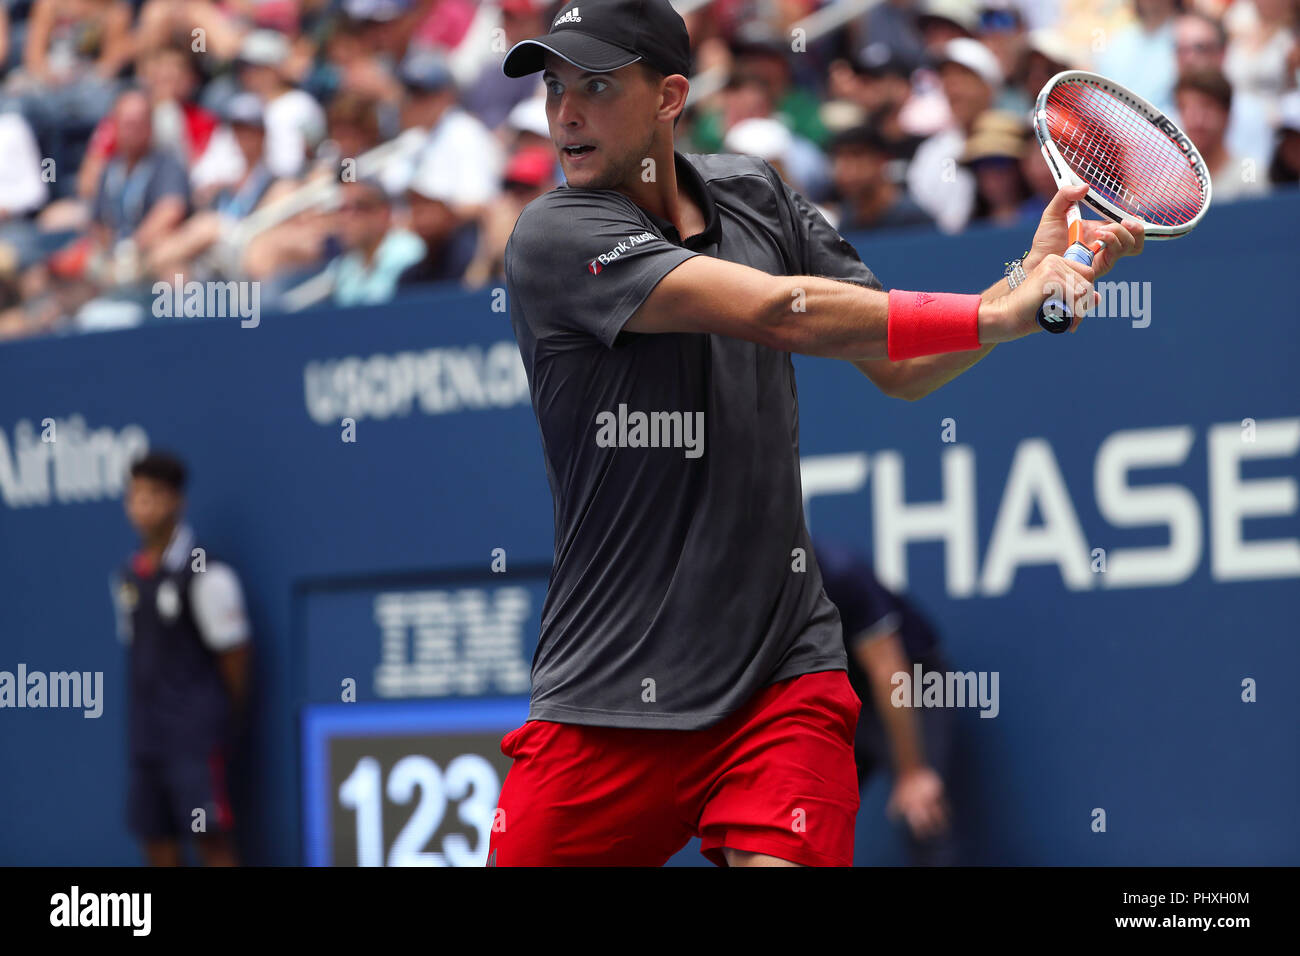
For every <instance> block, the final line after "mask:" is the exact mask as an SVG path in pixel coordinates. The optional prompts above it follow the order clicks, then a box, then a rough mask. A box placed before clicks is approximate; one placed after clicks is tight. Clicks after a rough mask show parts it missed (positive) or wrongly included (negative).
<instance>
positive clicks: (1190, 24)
mask: <svg viewBox="0 0 1300 956" xmlns="http://www.w3.org/2000/svg"><path fill="white" fill-rule="evenodd" d="M1174 40H1175V44H1176V45H1175V50H1176V52H1177V57H1178V74H1179V76H1182V75H1184V74H1186V73H1191V72H1195V71H1198V70H1222V69H1223V65H1224V58H1225V54H1226V53H1227V44H1228V33H1227V31H1226V30H1225V29H1224V27H1223V23H1222V22H1221V21H1219V20H1216V19H1215V18H1214V17H1209V16H1206V15H1205V14H1203V13H1198V12H1191V13H1187V14H1184V15H1183V16H1181V17H1179V18H1178V20H1177V21H1176V22H1175V24H1174ZM1271 111H1272V110H1271V103H1265V102H1261V101H1260V100H1259V99H1258V98H1250V97H1243V96H1241V95H1240V91H1238V90H1236V89H1234V90H1233V93H1232V115H1231V116H1230V117H1229V118H1228V134H1227V142H1228V148H1229V149H1230V150H1231V151H1233V152H1234V153H1237V154H1238V155H1240V156H1247V157H1251V158H1255V159H1261V158H1263V157H1265V156H1267V155H1268V154H1269V150H1270V149H1271V148H1272V145H1273V123H1274V121H1273V119H1272V117H1271V116H1270V113H1271ZM1174 118H1175V119H1177V118H1178V117H1177V116H1175V117H1174Z"/></svg>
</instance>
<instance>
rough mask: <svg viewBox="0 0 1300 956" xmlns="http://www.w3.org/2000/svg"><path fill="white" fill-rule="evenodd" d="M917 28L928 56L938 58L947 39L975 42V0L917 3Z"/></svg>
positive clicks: (930, 0)
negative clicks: (918, 6) (964, 39)
mask: <svg viewBox="0 0 1300 956" xmlns="http://www.w3.org/2000/svg"><path fill="white" fill-rule="evenodd" d="M919 13H920V16H919V17H918V18H917V25H918V26H919V28H920V30H921V41H922V43H923V44H924V45H925V50H926V52H927V53H929V54H930V55H932V56H940V55H942V53H943V48H944V47H946V46H947V45H948V42H949V41H950V40H956V39H960V38H963V37H964V38H966V39H971V40H973V39H975V35H976V34H977V33H978V32H979V28H980V16H979V9H978V7H977V5H976V2H975V0H921V5H920V9H919Z"/></svg>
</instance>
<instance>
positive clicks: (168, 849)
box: [113, 452, 249, 866]
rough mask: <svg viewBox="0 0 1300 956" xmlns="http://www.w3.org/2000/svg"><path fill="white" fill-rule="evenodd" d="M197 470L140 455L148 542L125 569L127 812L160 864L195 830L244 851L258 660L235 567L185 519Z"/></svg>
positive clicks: (132, 513) (203, 850)
mask: <svg viewBox="0 0 1300 956" xmlns="http://www.w3.org/2000/svg"><path fill="white" fill-rule="evenodd" d="M185 478H186V470H185V465H184V464H183V463H182V462H181V461H180V460H179V459H177V458H175V457H173V456H171V455H167V454H163V453H159V452H151V453H150V454H148V455H146V456H145V457H143V458H141V459H139V460H138V461H136V462H135V463H134V464H133V465H132V467H131V478H130V482H129V485H128V487H127V492H126V501H125V505H126V514H127V518H128V519H129V520H130V522H131V525H132V526H133V527H134V528H135V530H136V532H137V533H138V534H139V536H140V544H141V547H140V550H139V552H137V553H136V554H135V555H134V556H133V557H132V558H131V560H130V561H128V562H127V564H126V565H125V566H124V567H123V568H122V569H121V570H120V571H119V572H118V574H117V575H116V576H115V579H114V588H113V592H114V603H115V604H116V607H117V616H118V636H119V638H120V639H121V640H122V641H123V642H124V643H125V644H126V645H127V647H128V655H129V665H128V673H129V705H128V711H129V716H128V722H129V728H130V729H129V759H130V772H129V780H130V783H129V792H128V796H127V823H128V826H129V828H130V830H131V832H132V834H133V835H135V836H136V837H137V839H139V840H140V842H141V844H142V848H143V851H144V854H145V857H146V859H147V860H148V862H149V863H150V864H151V865H153V866H178V865H180V864H181V861H182V845H183V844H182V841H183V840H184V838H185V836H186V834H190V833H193V834H194V836H195V837H196V842H197V848H198V851H199V855H200V857H201V858H202V860H203V862H204V863H205V864H207V865H209V866H233V865H235V863H236V856H235V849H234V841H233V839H232V832H233V827H234V819H233V816H232V814H231V810H230V800H229V796H228V793H227V782H226V767H227V761H228V752H229V747H230V744H231V739H232V733H233V730H234V727H235V722H236V720H237V719H238V718H239V716H240V715H241V714H242V712H243V709H244V702H245V697H246V691H247V687H248V672H249V627H248V618H247V616H246V615H245V613H244V601H243V595H242V593H241V591H240V586H239V580H238V578H236V576H235V574H234V572H233V571H232V570H231V569H230V568H229V567H228V566H226V565H224V564H221V563H220V562H217V561H215V560H213V559H212V558H211V556H209V555H207V554H206V552H205V551H204V550H203V549H202V548H200V547H199V546H198V544H197V542H196V540H195V537H194V532H193V531H192V530H191V529H190V528H189V526H188V525H186V524H184V523H183V522H182V512H183V509H184V503H185V499H184V490H185Z"/></svg>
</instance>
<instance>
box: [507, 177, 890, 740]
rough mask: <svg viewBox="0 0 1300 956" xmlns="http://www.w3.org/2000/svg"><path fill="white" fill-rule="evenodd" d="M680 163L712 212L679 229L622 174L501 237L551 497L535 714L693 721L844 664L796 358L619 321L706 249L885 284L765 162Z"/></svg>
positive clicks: (777, 268)
mask: <svg viewBox="0 0 1300 956" xmlns="http://www.w3.org/2000/svg"><path fill="white" fill-rule="evenodd" d="M676 164H677V175H678V182H679V183H680V184H681V185H682V186H683V187H684V188H686V189H688V190H689V191H690V193H691V195H692V196H694V198H695V200H696V202H697V203H698V204H699V205H700V208H701V209H702V210H703V212H704V215H705V217H706V221H707V223H708V225H707V227H706V228H705V230H704V231H703V232H702V233H700V234H699V235H696V236H691V237H690V238H688V239H687V240H686V241H685V242H683V241H682V239H681V237H680V236H679V235H678V234H677V231H676V229H675V228H674V227H673V225H672V224H671V223H669V222H666V221H664V220H661V219H659V218H657V217H655V216H652V215H650V214H649V213H647V212H646V211H645V210H643V209H641V208H640V207H639V206H637V205H636V204H635V203H633V202H632V201H631V200H630V199H628V198H627V197H626V196H624V195H622V194H621V193H617V192H614V191H612V190H601V189H570V188H568V187H567V186H561V187H558V188H556V189H553V190H551V191H550V192H548V193H546V194H545V195H543V196H540V197H538V198H537V199H535V200H533V201H532V202H531V203H529V204H528V206H527V207H526V208H525V209H524V211H523V213H522V214H521V215H520V217H519V221H518V222H517V223H516V225H515V229H514V232H513V234H512V235H511V237H510V241H509V243H508V244H507V246H506V252H505V269H506V288H507V293H508V297H509V302H510V317H511V323H512V324H513V326H514V331H515V337H516V339H517V340H518V342H519V351H520V354H521V356H522V357H523V361H524V366H525V368H526V370H527V373H528V383H529V387H530V389H531V392H532V401H533V409H534V411H535V412H536V415H537V422H538V425H539V426H540V428H541V434H542V450H543V454H544V456H545V459H546V474H547V478H548V479H549V481H550V485H551V494H552V496H553V498H554V505H555V557H554V567H553V569H552V572H551V581H550V587H549V590H548V591H547V595H546V602H545V605H544V608H543V611H542V629H541V635H540V637H539V640H538V644H537V652H536V655H535V656H534V658H533V670H532V685H533V686H532V700H531V706H530V709H529V719H530V720H531V719H536V720H551V721H557V722H561V723H572V724H592V725H597V726H607V727H637V728H646V729H678V730H695V729H700V728H704V727H707V726H709V725H710V724H713V723H715V722H717V721H718V720H721V719H722V718H723V717H725V716H726V715H727V714H729V713H731V712H733V711H735V710H737V709H738V708H740V707H742V706H743V705H744V704H745V703H746V702H747V701H748V700H749V699H750V698H751V697H752V696H753V695H754V693H755V692H757V691H758V690H759V689H760V688H762V687H764V686H766V685H768V684H772V683H775V682H777V681H781V680H786V679H787V678H791V677H795V676H798V675H800V674H807V673H813V672H816V671H826V670H844V669H845V666H846V661H845V653H844V645H843V642H842V641H841V638H840V619H839V614H838V612H837V611H836V609H835V606H834V605H833V604H831V602H830V601H829V600H828V599H827V597H826V595H825V593H824V591H823V589H822V581H821V574H820V572H819V571H818V568H817V564H816V560H815V558H814V556H813V551H812V546H811V544H810V543H809V538H808V532H807V529H806V528H805V526H804V520H803V506H802V495H801V490H800V483H799V404H798V396H797V393H796V389H795V380H794V366H793V364H792V363H791V361H790V355H789V354H788V353H786V352H778V351H775V350H773V349H769V348H765V347H763V346H761V345H755V344H753V343H751V342H746V341H743V340H741V339H734V338H728V337H726V336H721V335H708V334H657V335H651V334H635V333H630V332H625V331H623V326H624V324H625V323H626V322H627V320H628V319H629V318H630V317H631V316H632V313H634V312H635V311H636V310H637V308H638V307H639V306H640V305H641V303H642V302H643V301H645V299H646V297H647V296H648V295H649V294H650V292H651V290H653V289H654V287H655V285H656V284H657V283H658V282H659V280H660V279H662V278H663V277H664V276H665V275H667V274H668V273H669V272H671V271H672V270H673V269H675V268H676V267H677V266H679V265H680V264H681V263H683V262H685V261H686V260H687V259H689V258H691V257H692V256H696V255H706V256H714V257H716V258H720V259H727V260H730V261H732V262H739V263H743V264H745V265H748V266H752V267H754V268H756V269H762V270H763V271H764V272H768V273H771V274H774V275H821V276H828V277H831V278H837V279H843V280H846V281H850V282H856V283H860V284H862V285H866V286H870V287H871V288H880V283H879V282H878V281H877V280H876V277H875V276H874V275H873V274H872V273H871V270H869V269H868V268H867V267H866V266H865V265H863V264H862V261H861V260H860V259H859V258H858V255H857V253H856V252H855V251H854V250H853V247H852V246H851V245H849V243H848V242H846V241H845V240H844V239H842V238H841V237H840V236H839V235H838V234H837V233H836V232H835V230H834V229H832V228H831V226H830V225H829V224H828V223H827V222H826V220H825V219H824V218H823V217H822V216H821V214H820V213H819V212H817V211H816V210H815V209H814V208H813V207H812V206H811V205H810V204H809V203H808V201H807V200H805V199H804V198H803V197H802V196H800V195H798V194H797V193H795V192H794V191H793V190H791V189H789V188H788V187H787V186H785V184H784V183H783V182H782V181H781V180H780V179H779V178H777V177H776V174H775V172H774V171H773V170H772V168H771V166H770V165H768V164H767V163H766V162H764V161H762V160H759V159H754V158H751V157H745V156H729V155H695V154H686V155H683V154H681V153H678V154H676ZM787 235H789V236H791V237H792V238H791V240H790V241H787V239H786V238H785V237H786V236H787Z"/></svg>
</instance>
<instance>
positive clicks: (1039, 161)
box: [1020, 136, 1056, 225]
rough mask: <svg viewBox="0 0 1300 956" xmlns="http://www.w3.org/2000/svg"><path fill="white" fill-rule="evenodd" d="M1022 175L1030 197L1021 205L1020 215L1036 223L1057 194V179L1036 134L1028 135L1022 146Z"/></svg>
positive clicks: (1027, 221)
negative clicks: (1044, 155)
mask: <svg viewBox="0 0 1300 956" xmlns="http://www.w3.org/2000/svg"><path fill="white" fill-rule="evenodd" d="M1020 176H1021V178H1022V179H1023V180H1024V181H1025V185H1027V186H1028V187H1029V197H1028V198H1027V199H1026V200H1025V202H1024V204H1023V205H1022V206H1021V210H1020V216H1021V219H1022V220H1023V221H1024V222H1025V223H1027V224H1029V225H1035V224H1036V223H1038V221H1039V220H1041V219H1042V218H1043V211H1044V210H1045V209H1047V204H1048V203H1049V202H1051V201H1052V197H1053V196H1055V195H1056V180H1055V179H1054V178H1053V177H1052V171H1051V169H1050V168H1048V165H1047V160H1045V159H1044V158H1043V151H1042V149H1041V148H1040V147H1039V145H1038V138H1037V137H1035V136H1026V137H1025V140H1024V143H1023V145H1022V146H1021V148H1020Z"/></svg>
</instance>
